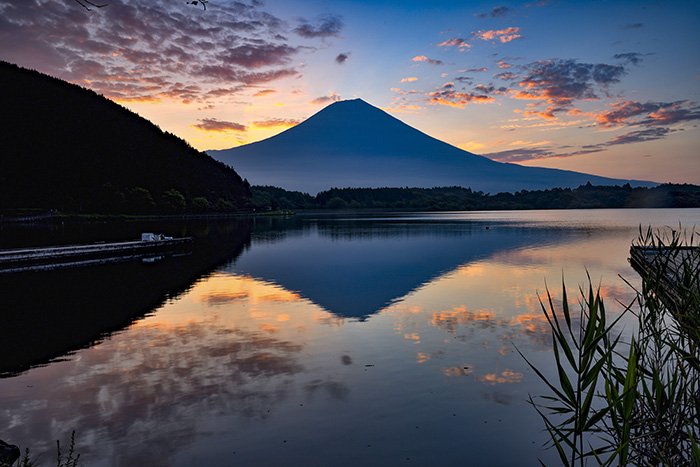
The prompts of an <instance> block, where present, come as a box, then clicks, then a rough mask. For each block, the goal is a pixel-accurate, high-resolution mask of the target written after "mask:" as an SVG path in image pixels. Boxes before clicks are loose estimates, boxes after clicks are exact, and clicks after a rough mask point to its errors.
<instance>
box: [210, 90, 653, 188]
mask: <svg viewBox="0 0 700 467" xmlns="http://www.w3.org/2000/svg"><path fill="white" fill-rule="evenodd" d="M208 153H209V154H210V155H211V156H212V157H214V158H215V159H217V160H220V161H222V162H225V163H227V164H229V165H231V166H232V167H234V168H235V169H236V170H237V171H238V172H239V173H241V174H242V176H244V177H246V178H248V179H249V180H250V181H251V183H253V184H256V185H274V186H280V187H283V188H285V189H288V190H299V191H306V192H310V193H316V192H319V191H322V190H326V189H329V188H332V187H390V186H393V187H400V186H411V187H424V188H429V187H434V186H464V187H470V188H472V189H475V190H481V191H486V192H491V193H494V192H501V191H517V190H521V189H543V188H552V187H575V186H579V185H583V184H585V183H587V182H591V183H593V184H595V185H617V184H623V183H626V182H628V181H629V180H616V179H611V178H606V177H599V176H595V175H589V174H583V173H578V172H571V171H566V170H556V169H544V168H533V167H524V166H520V165H516V164H504V163H500V162H495V161H492V160H490V159H488V158H485V157H482V156H477V155H475V154H472V153H470V152H467V151H464V150H462V149H459V148H457V147H455V146H452V145H449V144H447V143H445V142H443V141H440V140H437V139H435V138H432V137H430V136H428V135H426V134H425V133H422V132H420V131H419V130H417V129H415V128H413V127H410V126H408V125H406V124H405V123H403V122H401V121H400V120H398V119H396V118H394V117H392V116H390V115H389V114H387V113H386V112H384V111H382V110H380V109H378V108H376V107H374V106H372V105H370V104H368V103H366V102H364V101H363V100H361V99H354V100H348V101H340V102H336V103H334V104H331V105H329V106H328V107H326V108H324V109H323V110H321V111H320V112H318V113H316V114H315V115H313V116H311V117H310V118H309V119H307V120H305V121H304V122H302V123H300V124H299V125H297V126H295V127H293V128H290V129H289V130H287V131H284V132H283V133H280V134H278V135H276V136H273V137H271V138H268V139H266V140H263V141H259V142H257V143H252V144H248V145H245V146H240V147H236V148H232V149H227V150H221V151H208ZM629 182H631V183H632V184H633V185H640V184H641V185H654V184H653V183H649V182H634V181H629Z"/></svg>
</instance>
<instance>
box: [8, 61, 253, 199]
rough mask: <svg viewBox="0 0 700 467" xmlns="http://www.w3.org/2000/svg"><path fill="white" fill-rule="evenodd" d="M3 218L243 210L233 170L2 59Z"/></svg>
mask: <svg viewBox="0 0 700 467" xmlns="http://www.w3.org/2000/svg"><path fill="white" fill-rule="evenodd" d="M0 82H2V89H1V90H0V108H1V109H2V112H0V128H2V131H0V213H2V212H10V213H11V212H13V211H17V210H26V209H28V208H29V209H31V208H34V209H42V210H53V209H55V210H59V211H64V212H90V213H95V212H98V213H178V212H202V211H211V210H216V211H232V210H244V209H247V207H248V205H249V199H250V187H249V185H248V184H247V182H246V181H244V180H242V179H241V177H240V176H239V175H238V174H237V173H236V172H235V171H234V170H233V169H231V168H229V167H227V166H226V165H224V164H222V163H220V162H217V161H215V160H214V159H212V158H211V157H209V156H208V155H206V154H204V153H202V152H200V151H197V150H196V149H194V148H193V147H191V146H190V145H189V144H187V143H186V142H185V141H184V140H182V139H180V138H178V137H176V136H175V135H173V134H170V133H167V132H163V131H162V130H161V129H160V128H158V127H157V126H156V125H154V124H153V123H151V122H149V121H147V120H145V119H144V118H141V117H139V116H138V115H136V114H135V113H133V112H131V111H129V110H127V109H126V108H124V107H122V106H120V105H119V104H116V103H114V102H112V101H110V100H108V99H106V98H104V97H102V96H100V95H98V94H96V93H94V92H92V91H89V90H87V89H84V88H81V87H80V86H76V85H73V84H69V83H66V82H65V81H61V80H59V79H56V78H52V77H50V76H47V75H44V74H41V73H38V72H36V71H32V70H27V69H23V68H20V67H18V66H15V65H12V64H9V63H6V62H0Z"/></svg>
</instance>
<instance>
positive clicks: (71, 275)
mask: <svg viewBox="0 0 700 467" xmlns="http://www.w3.org/2000/svg"><path fill="white" fill-rule="evenodd" d="M154 230H155V231H159V232H167V233H169V234H175V235H180V236H193V237H194V238H195V243H194V247H193V251H192V252H191V254H189V255H185V256H178V257H170V258H165V259H163V260H161V261H158V262H156V263H154V264H143V263H141V262H139V261H133V262H125V263H118V264H110V265H103V266H94V267H87V268H78V269H70V270H60V271H45V272H27V273H17V274H5V275H2V276H0V284H2V293H0V309H1V310H3V315H2V323H1V325H0V375H12V374H16V373H18V372H21V371H24V370H26V369H28V368H30V367H32V366H34V365H37V364H42V363H46V362H48V361H51V360H53V359H56V358H57V357H60V356H62V355H65V354H67V353H69V352H71V351H74V350H76V349H79V348H82V347H85V346H89V345H91V344H93V343H95V342H97V341H99V340H100V339H102V338H104V337H105V335H108V334H109V333H112V332H114V331H117V330H120V329H123V328H124V327H126V326H128V325H129V324H130V323H132V322H133V321H134V320H136V319H139V318H141V317H143V316H144V315H146V314H147V313H149V312H150V311H152V310H153V309H154V308H156V307H158V306H159V305H161V304H162V303H163V302H164V301H165V300H167V299H171V298H173V297H177V296H179V295H180V294H182V293H183V292H185V291H186V290H188V289H189V288H190V287H191V286H192V284H193V283H194V282H195V281H196V280H197V279H198V278H200V277H201V276H202V275H204V274H206V273H207V272H209V271H211V270H213V269H214V268H216V267H217V266H219V265H221V264H222V263H226V262H228V261H231V260H232V259H233V258H235V257H236V256H237V255H238V254H240V252H241V251H242V250H243V248H244V247H245V246H246V245H248V244H249V241H250V225H249V223H248V222H243V221H241V222H231V221H226V222H187V223H185V222H180V223H164V222H159V223H157V225H153V224H151V225H149V224H146V223H122V224H96V225H89V224H87V225H86V224H83V225H73V226H69V227H68V232H65V230H61V231H60V232H58V235H57V232H56V229H55V227H47V228H40V229H34V230H32V231H29V232H27V237H28V238H30V239H31V241H32V242H37V243H39V242H41V241H42V239H43V241H44V242H46V241H47V240H48V239H57V238H58V241H59V242H63V243H66V242H70V241H73V242H75V241H94V240H96V239H99V238H108V239H109V238H115V237H116V238H136V237H137V236H138V233H139V232H141V231H154ZM19 233H21V231H18V232H13V234H15V235H16V234H19ZM49 241H50V240H49ZM39 244H40V243H39ZM44 244H46V243H44Z"/></svg>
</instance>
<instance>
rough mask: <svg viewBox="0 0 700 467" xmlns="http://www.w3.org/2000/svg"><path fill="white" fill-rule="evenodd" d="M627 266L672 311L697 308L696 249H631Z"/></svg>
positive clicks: (699, 268) (699, 254)
mask: <svg viewBox="0 0 700 467" xmlns="http://www.w3.org/2000/svg"><path fill="white" fill-rule="evenodd" d="M630 264H631V265H632V267H633V268H634V269H635V270H636V271H637V272H638V273H639V275H640V276H641V277H642V280H644V282H645V285H646V286H647V287H650V288H651V289H653V290H652V291H653V292H654V293H656V294H657V295H659V297H660V298H661V299H662V301H663V302H664V303H665V304H666V306H668V307H669V308H671V310H672V311H688V310H687V308H688V307H697V306H698V299H699V297H700V247H698V246H685V247H647V246H632V247H631V248H630ZM696 312H697V310H696Z"/></svg>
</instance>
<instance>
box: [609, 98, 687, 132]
mask: <svg viewBox="0 0 700 467" xmlns="http://www.w3.org/2000/svg"><path fill="white" fill-rule="evenodd" d="M611 107H612V109H611V110H609V111H606V112H601V113H599V114H597V115H596V122H597V123H598V124H599V125H603V126H608V127H612V126H619V125H645V126H659V125H666V126H668V125H673V124H677V123H683V122H690V121H695V120H700V106H699V105H697V104H696V103H694V102H690V101H687V100H682V101H675V102H651V101H650V102H636V101H622V102H615V103H613V104H612V105H611Z"/></svg>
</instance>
